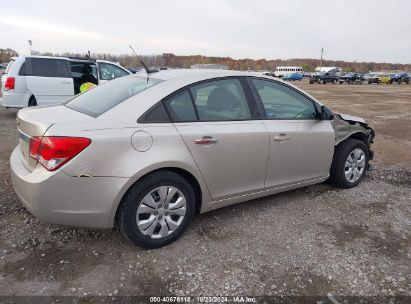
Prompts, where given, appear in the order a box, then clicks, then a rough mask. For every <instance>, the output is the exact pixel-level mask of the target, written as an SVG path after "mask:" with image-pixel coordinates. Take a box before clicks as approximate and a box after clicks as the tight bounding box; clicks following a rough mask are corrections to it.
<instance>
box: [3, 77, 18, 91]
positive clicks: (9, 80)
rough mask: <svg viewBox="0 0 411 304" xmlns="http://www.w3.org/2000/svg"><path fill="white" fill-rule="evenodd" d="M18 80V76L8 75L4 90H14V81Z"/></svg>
mask: <svg viewBox="0 0 411 304" xmlns="http://www.w3.org/2000/svg"><path fill="white" fill-rule="evenodd" d="M15 82H16V78H14V77H7V78H6V81H5V82H4V90H5V91H8V90H14V83H15Z"/></svg>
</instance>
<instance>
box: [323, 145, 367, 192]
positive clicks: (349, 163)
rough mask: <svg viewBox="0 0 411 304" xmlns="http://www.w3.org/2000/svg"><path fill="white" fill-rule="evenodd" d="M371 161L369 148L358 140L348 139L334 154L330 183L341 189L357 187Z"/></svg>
mask: <svg viewBox="0 0 411 304" xmlns="http://www.w3.org/2000/svg"><path fill="white" fill-rule="evenodd" d="M368 161H369V154H368V147H367V146H366V144H365V143H364V142H363V141H361V140H358V139H347V140H345V141H343V142H342V143H340V144H339V145H338V146H337V147H336V148H335V152H334V158H333V161H332V164H331V170H330V179H329V180H330V182H331V184H333V185H334V186H337V187H339V188H343V189H348V188H352V187H355V186H357V185H358V184H359V183H360V182H361V180H362V179H363V177H364V175H365V172H366V170H367V166H368Z"/></svg>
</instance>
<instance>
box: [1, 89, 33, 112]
mask: <svg viewBox="0 0 411 304" xmlns="http://www.w3.org/2000/svg"><path fill="white" fill-rule="evenodd" d="M25 98H26V95H25V94H16V93H9V92H8V91H6V92H3V95H2V96H1V98H0V105H2V106H3V107H5V108H25V107H27V103H26V102H25Z"/></svg>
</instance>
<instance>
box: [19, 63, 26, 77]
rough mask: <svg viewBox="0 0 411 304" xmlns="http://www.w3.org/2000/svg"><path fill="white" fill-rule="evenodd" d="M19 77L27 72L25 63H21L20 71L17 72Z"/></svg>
mask: <svg viewBox="0 0 411 304" xmlns="http://www.w3.org/2000/svg"><path fill="white" fill-rule="evenodd" d="M19 75H20V76H26V75H27V72H26V62H23V64H22V65H21V67H20V71H19Z"/></svg>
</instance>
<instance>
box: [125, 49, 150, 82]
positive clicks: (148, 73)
mask: <svg viewBox="0 0 411 304" xmlns="http://www.w3.org/2000/svg"><path fill="white" fill-rule="evenodd" d="M129 47H130V49H131V51H132V52H133V53H134V55H136V57H137V59H138V60H140V62H141V64H142V65H143V67H144V69H145V70H146V73H147V81H148V78H149V77H150V74H151V73H154V72H156V70H151V69H149V68H148V67H147V66H146V64H145V63H144V61H143V60H141V58H140V56H138V55H137V53H136V51H135V50H134V49H133V47H132V46H131V45H129Z"/></svg>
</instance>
